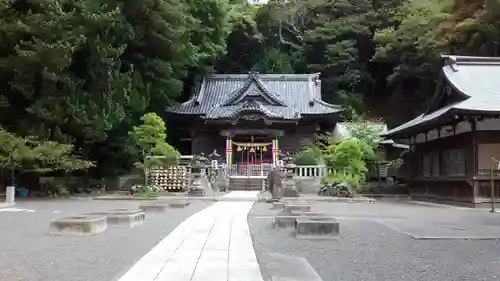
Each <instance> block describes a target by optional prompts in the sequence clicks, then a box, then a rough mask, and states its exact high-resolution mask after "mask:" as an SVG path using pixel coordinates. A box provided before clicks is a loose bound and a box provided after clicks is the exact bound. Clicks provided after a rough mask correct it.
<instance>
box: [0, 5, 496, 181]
mask: <svg viewBox="0 0 500 281" xmlns="http://www.w3.org/2000/svg"><path fill="white" fill-rule="evenodd" d="M498 2H499V1H498V0H487V1H483V0H481V1H479V0H469V1H464V0H289V1H281V0H271V1H269V3H268V4H266V5H262V6H254V5H249V4H247V1H246V0H186V1H175V0H142V1H134V0H113V1H104V0H81V1H71V0H37V1H34V0H0V107H1V108H0V109H1V110H0V125H1V126H2V127H4V128H5V129H7V130H8V131H9V132H12V133H14V134H16V135H17V136H21V137H26V136H33V137H36V138H37V139H39V140H40V141H56V142H60V143H66V144H68V145H71V146H72V147H74V152H75V153H76V154H77V156H79V157H82V158H83V159H86V160H91V161H95V162H96V164H97V165H96V168H95V169H93V170H92V173H94V174H95V176H111V175H113V174H115V173H120V172H123V171H128V170H129V169H130V167H132V165H133V163H134V162H135V161H136V160H137V159H139V158H140V157H141V155H140V153H139V152H140V150H138V149H134V148H135V146H134V143H133V142H132V141H131V140H130V136H129V134H128V132H129V131H131V130H132V127H133V126H134V125H135V124H136V123H138V121H139V118H140V116H142V115H143V114H144V113H146V112H154V113H156V114H157V115H159V116H160V117H161V118H164V117H165V108H166V106H167V105H169V104H171V102H172V101H173V100H182V99H185V98H186V96H187V95H189V93H190V91H191V89H190V86H191V85H192V79H193V78H194V77H195V75H197V74H203V73H205V72H208V71H218V72H223V73H246V72H248V71H249V70H251V69H253V70H258V71H260V72H262V73H279V72H295V73H304V72H308V73H310V72H321V78H322V81H323V84H322V88H323V96H324V99H325V100H326V101H329V102H333V103H340V104H343V105H344V106H346V107H347V108H349V109H352V111H348V112H347V113H348V117H349V113H351V112H354V111H356V112H358V113H360V112H366V113H367V114H368V115H371V116H373V115H377V116H383V117H386V118H388V120H389V123H391V124H394V123H400V122H402V121H404V120H406V119H408V118H410V117H412V115H415V114H416V113H417V112H418V111H419V110H420V109H421V107H422V106H423V104H424V103H425V102H426V101H428V100H429V98H430V96H431V95H432V93H433V89H434V87H435V81H436V79H437V75H436V74H437V71H438V69H439V68H438V66H439V56H440V54H442V53H454V54H463V55H489V56H496V55H498V54H499V53H498V52H499V50H500V46H499V42H500V4H499V3H498ZM395 104H397V105H398V106H394V105H395Z"/></svg>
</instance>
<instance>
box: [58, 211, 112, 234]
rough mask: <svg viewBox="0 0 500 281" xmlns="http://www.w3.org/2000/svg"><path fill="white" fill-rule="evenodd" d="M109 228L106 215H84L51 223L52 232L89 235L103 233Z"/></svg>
mask: <svg viewBox="0 0 500 281" xmlns="http://www.w3.org/2000/svg"><path fill="white" fill-rule="evenodd" d="M107 228H108V224H107V219H106V216H102V215H82V216H74V217H67V218H63V219H58V220H54V221H52V222H51V223H50V234H56V235H65V234H67V235H89V234H97V233H101V232H103V231H104V230H106V229H107Z"/></svg>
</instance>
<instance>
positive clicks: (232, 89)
mask: <svg viewBox="0 0 500 281" xmlns="http://www.w3.org/2000/svg"><path fill="white" fill-rule="evenodd" d="M249 98H250V99H252V98H258V99H256V100H255V102H252V103H246V102H245V101H248V100H249ZM257 100H258V101H257ZM245 106H246V108H245ZM249 106H251V107H249ZM168 111H169V112H171V113H176V114H190V115H200V116H202V117H203V118H206V119H219V118H233V117H234V116H235V115H238V114H239V113H241V112H251V111H252V112H260V113H262V114H265V115H266V116H267V117H269V118H276V119H300V118H301V116H302V115H308V114H309V115H315V114H318V115H328V114H335V113H339V112H341V111H342V107H341V106H338V105H333V104H329V103H326V102H324V101H322V100H321V83H320V81H319V74H211V75H207V76H205V77H204V79H203V80H202V82H201V83H199V84H198V85H197V86H196V88H195V91H194V94H193V96H192V97H191V98H190V99H189V100H188V101H186V102H184V103H182V104H178V105H174V106H172V107H170V108H169V109H168Z"/></svg>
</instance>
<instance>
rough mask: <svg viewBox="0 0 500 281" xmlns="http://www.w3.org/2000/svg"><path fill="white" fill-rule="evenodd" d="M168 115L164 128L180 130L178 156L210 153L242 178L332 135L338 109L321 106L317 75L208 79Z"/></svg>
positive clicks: (232, 75) (339, 109) (260, 75)
mask: <svg viewBox="0 0 500 281" xmlns="http://www.w3.org/2000/svg"><path fill="white" fill-rule="evenodd" d="M168 112H169V122H170V124H172V123H175V124H176V126H175V127H176V128H183V132H182V135H183V137H182V138H181V139H180V141H182V142H183V143H184V144H185V145H184V147H185V148H188V149H185V150H189V151H183V152H184V153H187V154H200V153H204V154H205V155H209V154H211V153H212V152H213V151H214V150H216V151H217V152H218V153H219V154H221V156H223V157H222V158H224V159H225V162H226V163H227V164H229V167H231V170H232V171H233V173H242V171H243V170H245V171H247V172H248V166H249V165H253V166H255V165H263V164H276V163H277V161H278V155H279V153H280V152H281V153H287V152H289V153H292V154H293V153H295V152H296V151H298V150H299V149H301V148H303V147H307V146H310V145H311V144H313V142H314V140H315V137H316V135H317V134H320V133H323V132H325V131H332V130H333V128H334V126H335V124H336V123H337V121H339V120H340V118H341V117H340V115H341V112H342V107H341V106H339V105H333V104H329V103H327V102H324V101H323V100H322V98H321V80H320V79H319V74H257V73H250V74H210V75H207V76H205V77H203V78H202V79H200V80H199V81H198V82H197V83H196V85H195V87H194V90H193V93H192V95H191V97H190V99H189V100H188V101H186V102H184V103H181V104H177V105H174V106H172V107H170V108H169V109H168Z"/></svg>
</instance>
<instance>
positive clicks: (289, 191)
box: [283, 152, 299, 197]
mask: <svg viewBox="0 0 500 281" xmlns="http://www.w3.org/2000/svg"><path fill="white" fill-rule="evenodd" d="M283 162H284V165H285V175H284V178H283V197H298V196H299V195H298V193H297V188H296V187H295V180H294V176H295V164H294V163H293V157H292V156H291V155H290V153H288V152H287V153H286V154H285V156H284V157H283Z"/></svg>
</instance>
